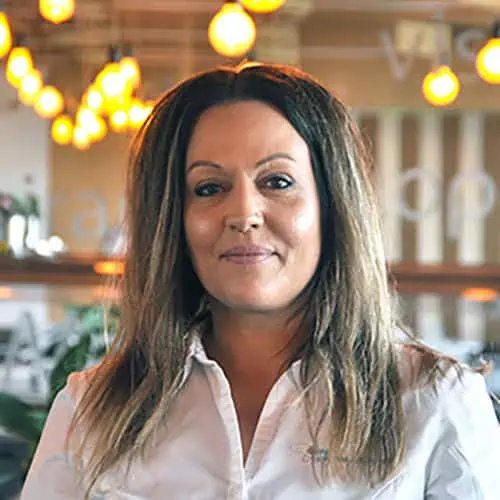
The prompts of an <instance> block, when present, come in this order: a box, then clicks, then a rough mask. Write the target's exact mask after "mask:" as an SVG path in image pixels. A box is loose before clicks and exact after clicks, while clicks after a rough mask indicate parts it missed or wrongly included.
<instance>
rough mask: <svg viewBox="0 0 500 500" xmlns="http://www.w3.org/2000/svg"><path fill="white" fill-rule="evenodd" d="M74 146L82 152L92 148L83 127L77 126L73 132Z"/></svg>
mask: <svg viewBox="0 0 500 500" xmlns="http://www.w3.org/2000/svg"><path fill="white" fill-rule="evenodd" d="M72 142H73V146H75V148H76V149H79V150H81V151H83V150H85V149H88V148H89V147H90V144H91V141H90V137H89V134H88V133H87V131H86V130H85V129H84V128H83V127H81V126H76V127H75V128H74V130H73V139H72Z"/></svg>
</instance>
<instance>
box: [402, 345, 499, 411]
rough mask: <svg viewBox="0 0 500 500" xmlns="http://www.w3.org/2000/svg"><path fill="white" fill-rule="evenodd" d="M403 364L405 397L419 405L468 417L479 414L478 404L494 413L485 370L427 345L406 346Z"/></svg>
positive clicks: (403, 349) (403, 392)
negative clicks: (473, 366) (468, 415)
mask: <svg viewBox="0 0 500 500" xmlns="http://www.w3.org/2000/svg"><path fill="white" fill-rule="evenodd" d="M399 362H400V377H401V388H402V394H403V397H404V398H405V399H407V400H409V401H411V402H413V403H414V404H417V406H419V407H423V406H425V407H426V408H427V410H432V411H434V412H439V413H441V414H442V415H450V414H453V413H454V414H455V415H454V416H455V417H460V416H463V417H464V418H466V415H467V414H470V412H471V408H472V409H473V410H472V411H473V413H477V411H476V410H475V408H477V407H478V405H481V407H482V408H483V409H484V408H485V406H486V407H487V411H488V412H491V413H492V414H493V413H494V412H493V409H492V404H491V400H490V398H489V395H488V390H487V387H486V383H485V377H484V374H483V372H482V371H481V370H476V369H474V368H471V367H469V366H468V365H465V364H463V363H460V362H459V361H457V360H455V359H453V358H451V357H449V356H447V355H445V354H441V353H439V352H436V351H433V350H431V349H427V348H426V347H425V346H420V345H411V344H409V345H405V346H403V347H402V349H401V352H400V356H399ZM414 404H410V406H412V407H413V406H414ZM490 407H491V408H490ZM414 409H415V408H414Z"/></svg>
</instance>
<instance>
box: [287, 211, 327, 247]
mask: <svg viewBox="0 0 500 500" xmlns="http://www.w3.org/2000/svg"><path fill="white" fill-rule="evenodd" d="M319 220H320V215H319V206H318V204H317V203H316V202H313V203H304V204H303V206H302V207H300V209H299V210H298V211H297V212H296V214H295V216H294V219H293V223H292V225H291V228H290V229H291V230H292V231H293V237H294V239H296V241H298V242H299V243H306V244H307V245H308V246H309V247H310V245H312V244H313V243H315V242H316V239H317V238H319V235H320V227H319Z"/></svg>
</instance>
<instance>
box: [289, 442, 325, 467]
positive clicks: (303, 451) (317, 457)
mask: <svg viewBox="0 0 500 500" xmlns="http://www.w3.org/2000/svg"><path fill="white" fill-rule="evenodd" d="M292 449H293V451H294V453H296V454H298V455H299V456H300V457H301V459H302V461H303V462H304V463H307V464H310V463H313V464H325V463H327V462H328V460H329V457H328V448H319V447H317V446H314V445H295V446H293V447H292Z"/></svg>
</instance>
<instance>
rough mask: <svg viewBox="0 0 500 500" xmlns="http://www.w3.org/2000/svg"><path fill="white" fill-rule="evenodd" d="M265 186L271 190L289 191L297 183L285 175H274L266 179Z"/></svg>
mask: <svg viewBox="0 0 500 500" xmlns="http://www.w3.org/2000/svg"><path fill="white" fill-rule="evenodd" d="M263 184H264V185H265V187H266V188H269V189H288V188H290V187H292V186H293V185H294V184H295V182H294V181H293V179H291V178H290V177H288V176H285V175H273V176H271V177H268V178H267V179H265V180H264V182H263Z"/></svg>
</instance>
